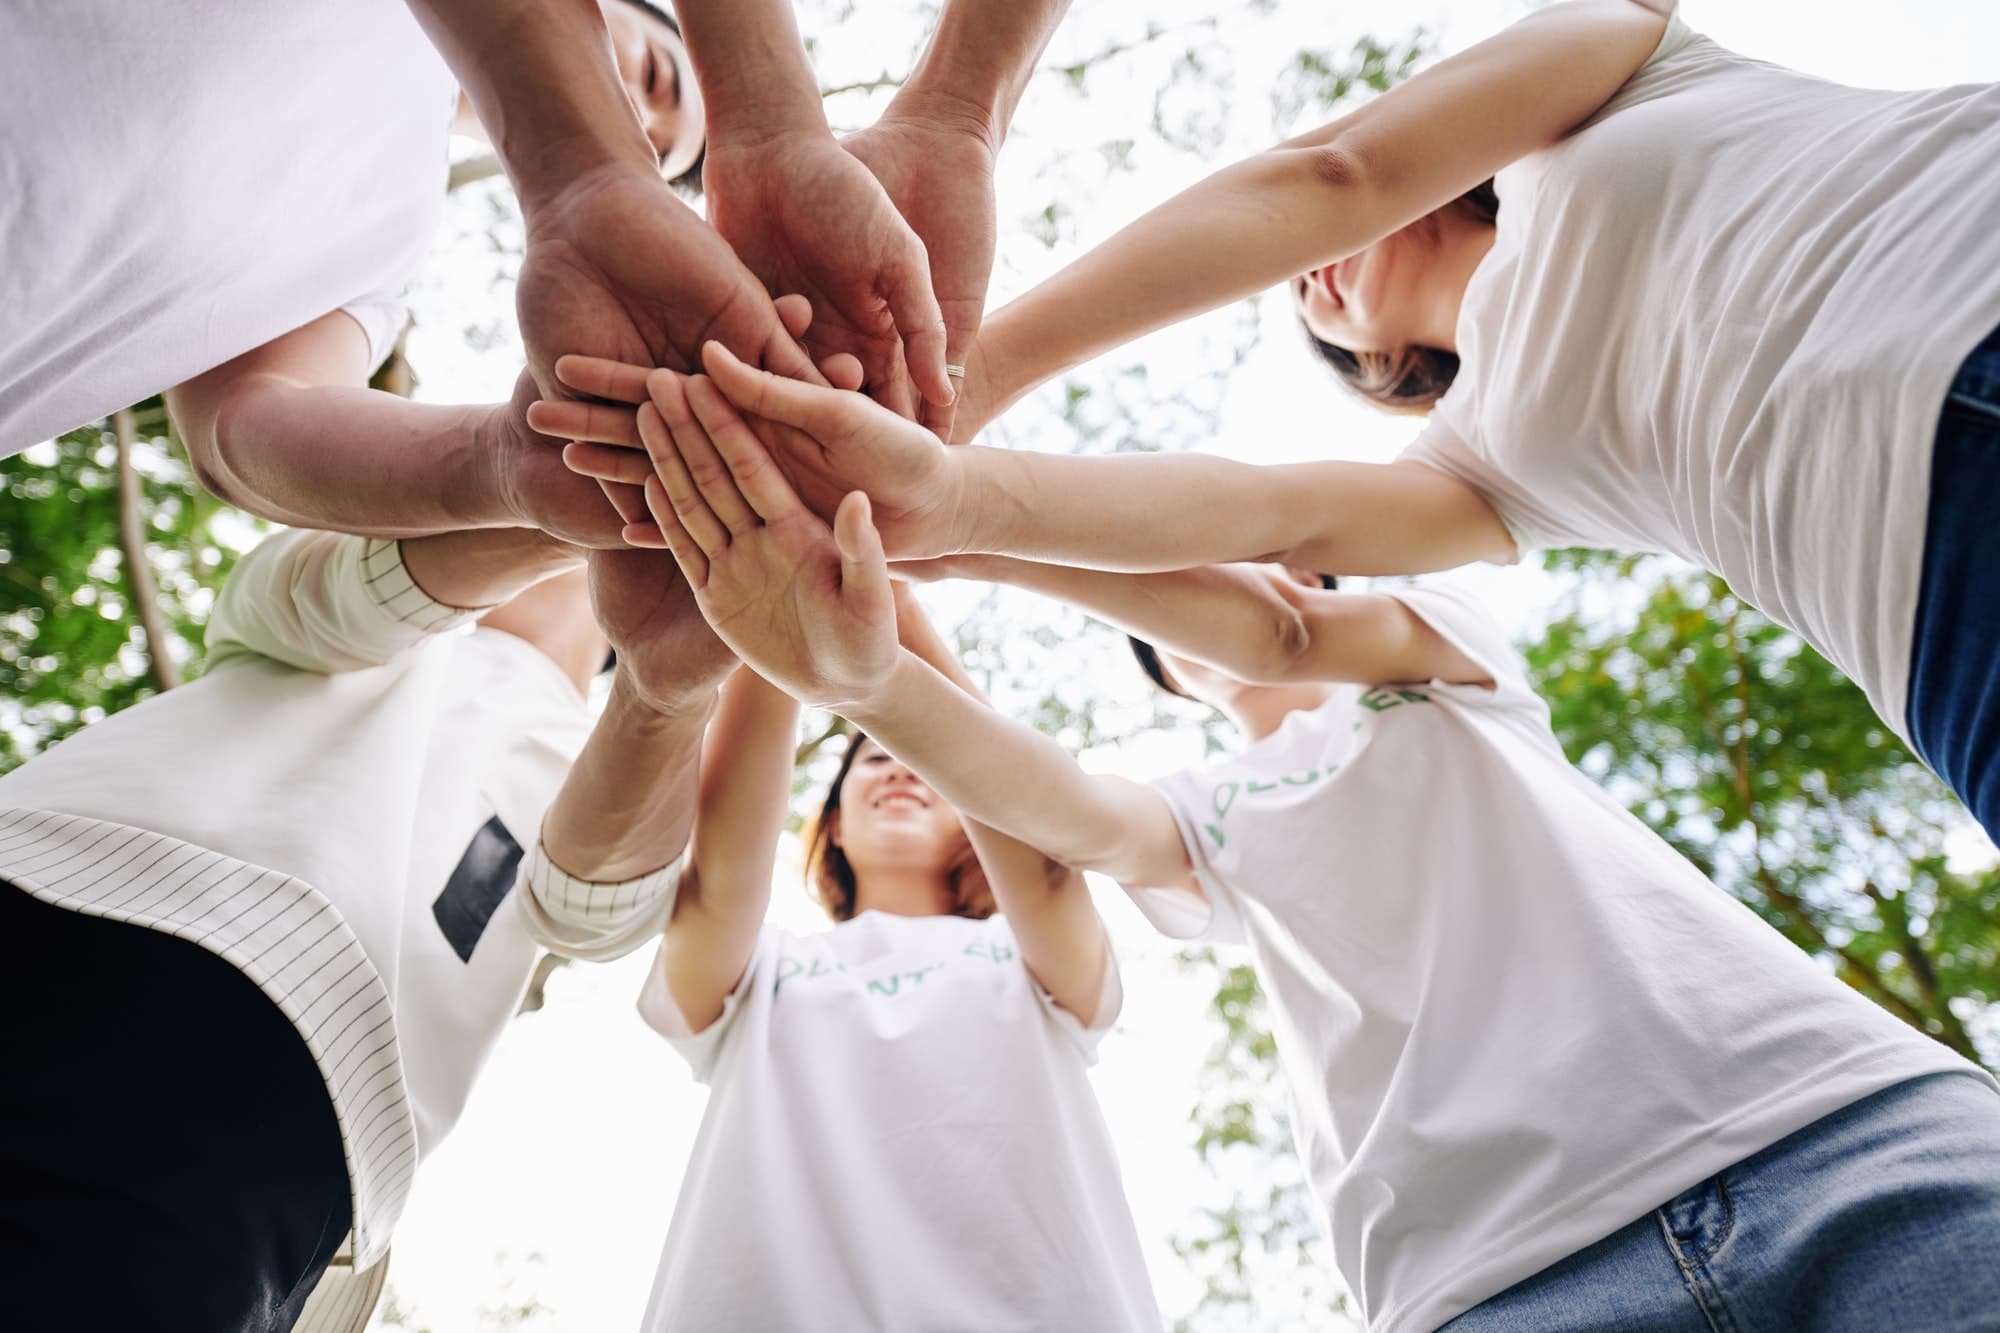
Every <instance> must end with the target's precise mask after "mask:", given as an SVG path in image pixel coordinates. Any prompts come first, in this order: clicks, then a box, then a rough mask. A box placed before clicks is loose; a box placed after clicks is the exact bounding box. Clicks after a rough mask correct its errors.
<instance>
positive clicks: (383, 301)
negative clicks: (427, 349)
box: [340, 292, 410, 376]
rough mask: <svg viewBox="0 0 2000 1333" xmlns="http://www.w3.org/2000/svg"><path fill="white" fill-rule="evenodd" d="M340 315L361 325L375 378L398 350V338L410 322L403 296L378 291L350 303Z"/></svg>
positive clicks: (369, 362)
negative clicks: (391, 353) (390, 356)
mask: <svg viewBox="0 0 2000 1333" xmlns="http://www.w3.org/2000/svg"><path fill="white" fill-rule="evenodd" d="M340 313H341V314H343V315H346V316H347V317H348V318H349V319H351V320H353V321H354V322H355V323H356V324H359V325H360V326H361V335H362V336H363V337H364V338H366V339H367V340H368V373H369V375H370V376H373V375H374V374H375V372H376V371H378V370H380V369H381V368H382V363H383V362H384V361H387V360H388V359H389V353H390V352H392V351H394V350H395V349H396V339H397V338H399V337H401V336H402V333H403V327H404V326H405V325H406V324H408V323H409V322H410V307H409V306H408V305H407V304H405V303H404V301H403V298H402V297H401V296H400V295H394V294H391V293H388V292H378V293H376V294H374V295H372V296H364V297H362V298H361V299H360V300H358V301H349V302H348V303H347V304H346V305H344V306H342V307H340Z"/></svg>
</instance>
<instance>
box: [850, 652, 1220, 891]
mask: <svg viewBox="0 0 2000 1333" xmlns="http://www.w3.org/2000/svg"><path fill="white" fill-rule="evenodd" d="M838 711H840V712H841V713H842V714H843V715H844V716H846V717H847V718H848V719H849V720H850V721H852V722H853V723H854V724H855V725H856V726H858V727H860V728H861V729H862V730H864V731H866V732H867V733H868V734H869V735H870V736H873V737H874V738H875V739H876V740H877V741H878V742H880V743H881V745H882V746H883V747H884V748H886V749H887V750H888V751H889V752H890V753H892V754H894V755H895V756H896V757H897V758H898V759H900V760H902V761H903V762H904V763H906V764H908V765H910V767H911V768H913V769H914V770H916V772H917V773H918V774H919V775H920V776H922V778H923V779H924V781H925V782H927V783H928V784H930V786H931V787H932V788H933V789H935V790H936V791H937V792H938V793H939V794H940V795H942V796H943V797H944V798H945V799H946V800H947V801H949V802H951V804H952V805H953V806H954V807H956V808H957V810H958V811H959V813H960V814H961V815H963V816H964V817H965V818H967V819H969V820H975V821H977V822H979V823H982V824H986V825H989V826H990V827H992V828H994V829H997V830H999V831H1000V832H1001V833H1004V834H1006V835H1008V836H1009V837H1012V838H1016V839H1019V840H1020V841H1021V842H1024V843H1026V844H1028V845H1029V846H1030V847H1033V848H1036V849H1038V850H1039V851H1041V852H1042V853H1044V854H1045V855H1047V856H1050V857H1053V858H1054V859H1055V860H1057V861H1060V862H1062V863H1063V864H1064V865H1069V866H1074V867H1076V868H1077V869H1080V870H1086V869H1087V870H1100V871H1103V872H1104V873H1105V874H1109V875H1113V876H1115V877H1117V878H1120V879H1126V878H1128V877H1135V878H1144V877H1148V876H1149V875H1150V873H1152V871H1153V870H1155V869H1156V868H1157V867H1158V866H1159V864H1160V863H1161V861H1162V859H1163V858H1166V859H1171V858H1172V857H1173V856H1175V855H1178V856H1179V857H1180V858H1181V859H1182V860H1183V861H1184V860H1185V855H1186V853H1185V851H1184V850H1183V849H1181V846H1180V840H1179V835H1178V833H1177V832H1175V830H1174V826H1173V819H1172V816H1171V814H1169V813H1168V812H1167V811H1166V808H1165V804H1164V802H1159V801H1158V800H1157V798H1156V797H1154V798H1153V800H1152V801H1151V802H1149V801H1148V799H1147V798H1148V797H1151V796H1152V793H1150V792H1148V791H1147V790H1146V789H1145V788H1142V787H1139V786H1137V784H1133V783H1128V782H1125V781H1123V780H1122V779H1118V778H1108V777H1095V776H1092V775H1090V774H1086V773H1085V772H1083V770H1082V769H1080V768H1078V767H1077V764H1076V760H1075V759H1073V758H1072V757H1071V756H1070V755H1069V753H1068V752H1067V751H1065V750H1064V749H1063V748H1062V747H1061V746H1060V745H1058V744H1056V743H1055V742H1054V741H1052V740H1050V739H1049V738H1048V737H1046V736H1043V735H1042V734H1041V733H1039V732H1037V731H1034V730H1033V729H1031V728H1028V727H1024V726H1021V725H1019V724H1018V723H1014V722H1010V721H1008V720H1007V719H1005V718H1002V717H1000V716H999V715H998V714H996V713H995V712H994V711H993V710H992V709H990V708H988V707H986V706H985V705H984V704H981V703H979V702H978V701H976V700H975V699H973V698H972V697H971V696H970V695H968V694H966V693H965V692H964V691H962V690H960V689H959V688H958V687H957V686H955V685H953V684H952V683H951V682H949V681H948V680H946V679H945V678H944V677H943V676H942V675H940V674H938V672H937V671H936V670H935V669H933V668H932V667H930V666H928V665H926V664H925V663H923V662H921V661H919V660H918V659H917V658H916V657H915V656H913V655H912V654H910V653H909V652H907V651H905V652H904V653H903V655H902V657H901V659H900V660H899V661H898V663H897V665H896V668H895V670H894V671H893V672H892V674H891V675H890V677H889V679H888V680H887V681H886V682H885V683H884V684H883V686H882V687H881V688H880V689H878V690H876V691H874V692H872V694H871V695H870V697H869V698H867V699H864V700H858V701H855V702H853V703H849V704H846V705H843V706H841V707H840V708H839V710H838ZM1152 804H1157V805H1158V809H1157V811H1154V810H1152V809H1151V808H1150V806H1151V805H1152ZM1162 821H1164V823H1162ZM1163 833H1164V835H1165V836H1164V837H1163V836H1162V834H1163Z"/></svg>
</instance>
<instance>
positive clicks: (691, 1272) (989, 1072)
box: [549, 385, 1160, 1333]
mask: <svg viewBox="0 0 2000 1333" xmlns="http://www.w3.org/2000/svg"><path fill="white" fill-rule="evenodd" d="M693 396H694V399H695V402H696V404H697V405H698V406H699V409H700V410H702V411H704V412H706V411H712V410H713V409H714V408H715V407H716V405H717V404H719V403H720V398H719V396H718V395H716V394H715V393H714V390H713V389H712V388H711V387H708V386H702V385H697V386H696V389H695V391H694V395H693ZM662 415H663V416H664V422H660V421H658V420H656V419H655V418H654V417H653V416H652V414H651V413H650V411H649V412H647V413H643V414H642V416H641V421H642V423H643V424H644V425H645V428H646V430H647V434H648V436H649V437H650V439H649V443H650V445H651V446H652V447H653V448H654V449H655V451H656V452H657V453H658V455H659V456H660V457H661V459H662V463H663V466H672V465H673V463H677V462H678V457H679V456H678V455H677V454H676V453H675V452H674V450H673V447H672V445H671V444H669V443H668V442H667V440H668V436H667V434H666V433H665V432H668V431H670V432H671V433H672V435H673V436H674V437H676V438H681V439H686V440H687V441H688V442H689V445H688V447H689V448H690V449H691V450H692V449H695V448H698V447H700V446H699V444H698V440H699V439H700V438H701V437H700V436H699V426H698V425H697V424H696V420H695V417H694V416H693V414H692V410H691V407H690V404H689V402H688V400H687V399H679V400H677V401H676V402H675V403H673V404H671V405H669V406H668V407H667V408H666V409H665V410H664V411H663V414H662ZM655 425H660V426H663V427H664V431H655V430H654V429H653V427H654V426H655ZM669 460H672V462H669ZM719 473H721V469H720V466H719V464H717V462H716V459H715V456H714V454H713V452H712V451H710V452H709V453H708V454H707V456H706V458H705V459H704V458H703V457H701V456H699V455H697V456H696V457H695V469H694V473H693V475H692V476H691V475H690V473H689V472H688V470H687V469H685V468H682V469H680V470H679V471H678V472H675V473H672V474H671V476H672V480H671V481H670V482H669V483H668V484H667V486H666V487H665V488H664V489H663V488H662V487H661V485H660V483H659V482H658V481H657V480H656V481H655V482H654V483H653V484H652V485H651V486H649V487H648V495H649V499H650V500H651V501H652V502H653V504H654V512H655V515H656V516H657V517H661V518H663V519H664V520H665V521H671V514H670V512H668V511H667V508H666V494H667V493H669V492H672V491H674V490H676V489H678V488H680V487H682V486H688V487H692V486H693V485H694V484H696V483H695V481H694V479H693V478H694V476H704V477H706V478H708V480H709V481H712V480H714V478H715V477H716V476H717V475H718V474H719ZM724 480H725V482H726V475H725V476H724ZM704 484H707V483H706V482H705V483H704ZM717 510H718V512H720V513H721V514H723V515H725V516H726V518H725V519H722V520H718V522H722V521H726V522H729V523H731V524H742V523H746V522H747V521H748V520H749V517H750V516H749V510H748V508H747V507H746V506H743V505H742V504H740V503H738V504H736V505H734V506H731V505H727V504H723V503H720V502H719V503H718V505H717ZM649 554H652V555H654V556H658V554H659V553H657V552H653V553H649ZM887 597H888V594H887V590H886V589H884V598H885V600H884V608H885V612H886V614H888V615H889V617H890V619H891V621H892V622H897V621H900V624H901V627H902V633H903V635H904V637H905V639H906V640H907V641H908V642H910V643H911V644H913V645H914V646H915V647H916V648H917V649H919V650H921V651H923V652H924V653H925V654H926V656H927V657H929V658H930V659H931V660H935V661H938V662H940V663H944V664H947V665H951V660H950V654H949V651H948V649H946V648H945V647H944V645H943V643H942V641H941V640H940V639H939V638H938V637H937V635H936V633H935V631H933V630H931V629H930V627H929V626H928V624H927V623H925V622H924V621H923V619H922V615H921V612H920V611H919V610H917V608H916V607H915V605H914V603H907V604H905V605H904V606H903V607H902V608H901V610H900V612H899V611H898V610H896V609H891V608H890V606H889V602H888V600H887ZM891 632H892V634H894V633H895V630H894V629H893V628H892V631H891ZM815 651H820V652H826V653H830V654H835V655H837V654H838V653H839V651H840V647H839V645H838V644H836V643H834V642H831V641H826V642H819V643H817V644H816V647H815ZM956 679H957V681H958V684H957V685H955V686H954V688H961V687H963V688H966V689H970V688H971V682H970V681H969V679H967V678H965V677H964V676H963V675H962V673H959V674H958V675H957V677H956ZM968 697H969V696H968ZM797 717H798V708H797V705H796V704H795V703H794V702H793V701H792V700H791V699H790V698H788V697H787V696H786V695H785V694H783V693H782V692H780V691H779V690H777V689H776V688H774V687H773V686H772V685H770V684H768V683H767V682H766V681H765V680H763V679H761V678H760V677H759V676H758V675H757V674H756V673H754V672H752V671H750V670H741V671H738V672H737V674H736V675H735V677H734V678H733V679H732V680H731V681H730V682H729V684H728V685H727V686H726V687H725V688H724V690H723V697H722V702H721V704H720V706H719V708H718V711H717V714H716V719H715V723H714V725H713V727H712V728H711V730H710V734H709V736H708V738H707V741H706V742H705V746H704V750H703V760H702V772H701V793H700V800H699V805H698V809H697V811H696V815H695V823H694V830H693V833H692V835H691V837H690V843H689V847H690V850H689V853H688V856H687V859H686V860H685V861H684V862H683V863H682V864H681V866H680V868H679V870H678V872H677V874H676V876H675V879H676V883H675V887H674V889H673V898H674V902H673V910H672V916H671V918H670V920H669V921H668V923H667V927H666V931H665V935H664V938H663V940H662V942H661V946H660V952H659V956H658V960H657V962H656V964H655V966H654V968H653V971H652V973H651V975H650V976H649V977H648V979H647V981H646V983H645V987H644V991H643V994H642V995H641V997H640V1002H639V1008H640V1012H641V1014H642V1015H643V1016H644V1018H645V1019H646V1021H647V1022H648V1023H649V1024H650V1025H652V1027H654V1028H655V1029H656V1030H657V1031H659V1032H660V1034H661V1035H662V1036H663V1037H665V1038H666V1039H667V1040H668V1042H669V1043H670V1044H671V1045H672V1046H673V1047H674V1049H675V1050H676V1051H677V1052H678V1053H679V1054H681V1055H682V1056H683V1057H684V1058H685V1059H687V1061H688V1062H689V1064H690V1065H691V1066H692V1068H693V1070H694V1073H695V1076H696V1077H697V1078H698V1079H699V1080H701V1081H702V1082H703V1083H706V1084H707V1085H708V1086H709V1088H710V1090H711V1091H710V1098H709V1103H708V1108H707V1111H706V1112H705V1114H704V1115H703V1117H702V1123H701V1129H700V1131H699V1133H698V1135H697V1137H696V1140H695V1146H694V1150H693V1154H692V1157H691V1160H690V1162H689V1165H688V1169H687V1174H686V1177H685V1178H684V1180H683V1182H682V1185H681V1189H680V1194H679V1197H678V1199H677V1200H676V1202H675V1205H674V1216H673V1222H672V1225H671V1227H670V1229H669V1231H668V1235H667V1241H666V1247H665V1252H664V1254H663V1255H662V1257H661V1260H660V1267H659V1271H658V1274H657V1276H656V1277H655V1279H654V1285H653V1294H652V1299H651V1301H650V1303H649V1304H648V1306H647V1310H646V1316H645V1320H644V1327H645V1328H647V1329H649V1330H661V1331H664V1330H668V1329H696V1328H744V1329H753V1328H754V1329H759V1330H769V1331H770V1333H786V1331H787V1330H791V1331H794V1333H818V1330H822V1329H863V1328H866V1329H880V1330H885V1333H886V1331H893V1330H911V1331H912V1333H914V1331H915V1330H920V1329H921V1330H930V1331H932V1333H948V1331H953V1330H955V1331H957V1333H984V1331H985V1330H991V1329H1000V1328H1019V1329H1055V1328H1079V1329H1082V1328H1088V1329H1092V1330H1103V1331H1104V1333H1116V1331H1118V1330H1126V1331H1129V1333H1138V1331H1139V1330H1149V1331H1150V1330H1157V1329H1158V1328H1159V1326H1160V1319H1159V1312H1158V1308H1157V1306H1156V1305H1155V1304H1154V1301H1153V1297H1152V1288H1151V1284H1150V1282H1149V1281H1148V1278H1147V1274H1146V1268H1145V1263H1144V1261H1143V1259H1142V1258H1141V1255H1140V1252H1139V1241H1138V1233H1137V1229H1136V1227H1135V1226H1134V1224H1133V1221H1132V1215H1131V1211H1130V1208H1129V1206H1128V1204H1127V1203H1126V1200H1125V1194H1124V1190H1123V1187H1122V1185H1121V1183H1120V1179H1119V1173H1118V1166H1117V1155H1116V1152H1115V1150H1114V1148H1113V1146H1112V1143H1111V1137H1110V1132H1109V1130H1108V1128H1107V1127H1106V1125H1105V1123H1104V1118H1103V1113H1102V1111H1101V1110H1100V1109H1099V1107H1098V1105H1097V1101H1096V1097H1095V1095H1094V1094H1093V1093H1092V1091H1091V1088H1090V1083H1089V1079H1088V1076H1087V1072H1086V1067H1087V1066H1088V1065H1089V1064H1090V1063H1091V1061H1092V1060H1093V1059H1094V1056H1095V1051H1096V1047H1097V1044H1098V1041H1099V1040H1100V1039H1101V1038H1102V1036H1103V1034H1104V1032H1105V1031H1106V1030H1108V1029H1109V1027H1110V1026H1111V1023H1112V1021H1113V1020H1114V1019H1115V1018H1116V1017H1117V1014H1118V1010H1119V1006H1120V1003H1121V992H1120V988H1119V983H1118V968H1117V961H1116V959H1115V958H1114V957H1113V955H1112V952H1111V948H1110V943H1109V940H1108V939H1107V937H1106V935H1105V932H1104V928H1103V926H1102V924H1101V923H1100V922H1099V920H1098V918H1097V913H1096V910H1095V909H1094V908H1093V906H1092V905H1091V901H1090V894H1089V891H1088V889H1087V888H1086V887H1085V885H1084V883H1083V880H1082V877H1081V876H1080V875H1077V874H1075V873H1073V872H1069V871H1066V870H1064V869H1062V868H1061V867H1058V866H1055V865H1052V864H1051V863H1050V862H1049V861H1048V860H1047V858H1045V857H1043V856H1042V855H1041V854H1040V853H1038V852H1035V851H1033V850H1031V849H1029V848H1025V847H1022V846H1021V845H1020V844H1018V843H1016V842H1014V841H1013V840H1011V839H1008V838H1005V837H1002V836H1000V835H997V834H995V833H993V832H992V831H991V830H990V829H986V828H983V827H981V826H979V825H977V824H966V823H962V822H961V821H960V819H959V817H958V815H957V813H956V812H955V811H954V810H953V809H952V808H951V806H950V805H949V804H947V803H946V802H945V801H943V800H942V799H940V798H939V796H938V795H937V793H936V792H934V791H932V790H931V789H930V788H929V787H927V786H925V785H924V783H922V782H921V781H919V780H918V779H917V778H916V777H915V776H914V775H912V773H911V772H910V771H909V770H908V769H907V768H905V767H903V766H902V765H901V764H899V763H897V762H896V761H895V760H894V759H893V758H891V757H890V755H889V754H888V753H887V752H885V751H884V750H883V749H882V748H881V747H880V746H879V745H876V744H874V743H873V742H871V741H869V740H868V739H867V738H866V737H863V736H857V737H854V738H853V739H852V741H851V742H850V744H849V746H848V749H847V752H846V755H845V757H844V759H843V762H842V764H841V767H840V771H839V772H838V773H837V774H836V775H835V777H834V780H833V784H832V786H831V787H830V788H829V790H828V792H827V796H826V799H825V803H824V806H823V808H822V810H821V813H820V817H819V819H818V821H817V824H816V838H815V848H814V866H815V878H816V880H817V882H818V886H819V889H820V892H821V898H822V902H823V903H824V905H825V907H826V909H827V911H828V914H829V915H830V916H832V917H833V919H834V925H833V928H832V929H831V930H829V931H824V932H818V933H811V934H799V933H795V932H792V931H787V930H784V929H781V928H779V927H777V926H775V925H767V924H765V922H764V918H765V913H766V908H767V905H768V903H769V900H770V893H771V878H772V869H773V863H774V859H775V857H776V855H777V847H778V840H779V836H780V834H781V832H782V830H783V827H784V820H785V814H786V809H787V807H788V803H789V798H790V796H791V792H792V783H793V744H794V738H795V735H796V731H797ZM549 827H550V829H551V831H552V832H553V831H555V830H556V829H557V828H558V824H557V821H556V820H555V819H553V818H552V819H551V822H550V826H549ZM975 856H976V861H975V859H974V858H975Z"/></svg>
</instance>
